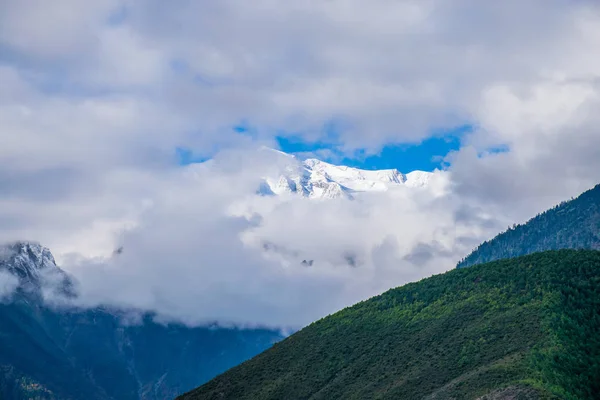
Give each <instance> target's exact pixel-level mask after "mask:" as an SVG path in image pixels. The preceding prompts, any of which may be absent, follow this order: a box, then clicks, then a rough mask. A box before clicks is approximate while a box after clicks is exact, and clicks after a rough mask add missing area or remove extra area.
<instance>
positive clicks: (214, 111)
mask: <svg viewBox="0 0 600 400" xmlns="http://www.w3.org/2000/svg"><path fill="white" fill-rule="evenodd" d="M88 3H89V4H88ZM82 4H83V3H81V2H78V1H72V0H61V1H55V2H45V1H36V0H24V1H19V2H14V1H2V0H0V87H2V91H0V127H1V128H0V165H2V167H1V168H0V227H1V228H0V240H2V241H9V240H14V239H32V240H38V241H40V242H42V243H44V244H45V245H48V246H50V247H51V248H53V249H54V250H55V251H56V252H58V253H59V254H66V253H69V252H74V251H76V252H80V253H82V254H84V255H88V256H91V255H102V254H106V253H110V252H111V251H112V250H113V249H114V246H115V243H116V242H115V240H117V242H119V241H122V242H123V244H124V246H125V247H124V249H125V251H124V252H123V254H121V255H120V256H119V257H118V258H117V259H115V261H112V262H110V263H108V264H106V263H105V262H102V263H98V262H94V265H95V266H91V265H88V268H87V269H85V270H84V269H83V266H81V268H80V267H75V266H73V264H72V263H71V264H69V266H71V267H73V268H74V271H75V272H77V273H78V274H79V275H80V278H81V281H82V285H83V289H84V290H86V291H87V292H86V299H88V300H89V301H90V302H94V301H107V300H111V301H114V302H119V303H122V304H130V305H135V306H140V307H150V308H155V309H158V310H159V311H161V312H162V313H164V314H168V315H171V316H177V317H179V318H184V319H186V320H188V321H199V320H206V319H210V318H214V319H222V320H225V321H234V322H238V323H240V322H241V323H252V322H253V323H257V322H261V323H268V324H294V323H299V322H306V321H308V320H311V319H313V318H316V317H318V316H320V315H322V314H323V313H326V312H330V311H333V310H335V309H336V308H338V307H341V306H344V305H348V304H349V303H351V302H353V301H355V300H357V299H359V298H363V297H364V296H368V295H370V294H374V293H377V292H378V291H381V290H383V289H385V288H388V287H391V286H394V285H397V284H400V283H402V282H405V281H407V280H413V279H418V278H420V277H422V276H425V275H427V274H430V273H433V272H439V271H442V270H444V269H447V268H451V267H452V265H453V264H454V262H455V261H456V260H457V259H458V258H460V257H461V256H462V255H464V253H465V252H467V251H468V250H469V249H470V247H471V246H473V245H475V244H476V243H477V241H479V240H480V239H481V238H487V237H489V236H491V235H492V234H493V233H494V232H495V231H498V230H499V229H501V228H502V227H503V226H506V224H508V223H512V222H515V221H522V220H524V219H526V218H527V217H529V216H531V215H532V214H533V213H535V212H538V211H541V210H542V209H544V208H546V207H548V206H551V205H552V204H554V203H556V202H558V201H560V200H563V199H565V198H568V197H569V196H572V195H576V194H577V193H579V192H581V191H583V190H584V189H586V188H588V187H591V186H592V185H593V184H595V183H597V182H598V181H599V180H600V172H598V171H600V164H599V162H600V161H599V160H600V154H599V151H600V141H599V140H600V132H599V131H598V126H600V124H599V122H600V121H599V120H598V115H597V110H598V109H599V108H600V101H599V96H600V89H599V86H598V82H599V73H598V71H600V56H599V55H598V52H597V51H596V49H598V48H600V30H599V28H598V27H599V26H600V9H599V6H598V3H597V2H596V1H592V0H590V1H587V0H578V1H572V2H565V1H562V0H549V1H548V0H543V1H542V0H531V1H527V2H523V1H517V0H508V1H502V2H482V1H476V0H455V1H452V2H448V1H442V0H425V1H411V0H405V1H389V0H376V1H371V2H368V3H365V2H361V1H354V0H352V1H348V0H346V1H342V0H332V1H327V2H322V1H306V2H283V1H275V0H259V1H254V2H247V1H241V0H225V1H222V0H219V1H217V0H214V1H212V0H210V1H202V2H179V1H174V2H169V3H168V4H166V3H165V2H163V1H155V0H151V1H138V0H123V1H118V0H106V1H104V0H103V1H94V2H86V3H85V4H84V5H82ZM330 121H334V122H335V123H336V126H338V127H339V132H337V134H338V137H336V138H335V139H336V143H338V144H339V149H336V150H342V151H343V152H346V154H353V152H354V151H355V150H357V149H366V152H367V154H368V153H369V152H376V151H377V150H378V149H380V148H381V146H382V145H385V144H389V143H406V142H415V141H419V140H421V139H423V138H426V137H427V136H429V135H430V134H431V129H433V128H439V127H441V128H448V127H452V126H453V125H462V124H464V123H471V124H473V125H474V126H475V128H476V129H475V130H474V132H473V133H472V134H470V135H468V136H466V137H465V138H463V147H462V148H461V149H460V150H459V151H458V152H456V153H453V154H451V155H450V156H449V160H451V161H452V166H451V168H450V172H449V173H448V174H446V179H448V180H450V182H449V186H448V188H449V189H448V190H447V191H445V192H443V194H442V195H437V196H433V195H432V194H428V193H425V194H423V193H403V192H398V193H393V194H386V195H385V196H382V197H368V196H367V197H365V198H363V199H361V200H360V201H357V202H354V203H352V202H348V203H346V202H340V203H309V202H303V201H294V202H291V203H279V202H276V201H274V200H273V199H268V198H256V199H252V200H248V198H249V197H250V198H252V195H251V193H252V191H253V190H254V189H255V187H256V186H254V183H255V180H256V179H257V177H259V176H260V174H261V171H263V169H264V168H267V167H266V166H265V165H264V162H263V161H262V160H257V159H256V158H255V157H252V156H247V155H246V152H245V151H243V150H240V153H236V154H237V155H236V156H227V155H226V154H227V153H225V155H222V156H220V157H224V158H222V160H227V162H225V161H221V163H220V164H219V162H217V166H216V167H214V168H216V169H215V170H212V172H211V173H210V174H208V175H207V173H206V172H202V173H200V177H199V178H197V179H196V180H193V179H191V178H189V177H187V178H186V177H185V175H184V176H182V175H181V170H180V169H179V168H178V167H177V166H176V165H174V164H175V160H174V151H175V148H176V147H185V148H190V149H193V151H194V152H195V153H197V154H199V155H202V156H206V155H213V154H215V152H216V151H217V150H219V149H223V148H230V147H239V148H242V149H244V148H246V147H248V146H254V145H255V144H257V143H259V142H265V143H268V144H269V143H271V144H272V143H273V135H274V134H275V133H276V132H278V131H280V130H282V129H283V130H287V131H289V132H294V133H297V134H298V135H299V136H300V137H302V138H304V139H306V140H317V139H325V140H327V139H328V136H327V135H329V134H330V132H329V133H328V132H326V131H325V130H324V129H323V124H324V123H325V122H330ZM240 122H245V123H247V124H248V125H250V126H252V127H253V128H254V129H253V136H252V137H250V136H244V135H239V134H236V133H235V132H233V131H232V130H231V126H233V125H236V124H238V123H240ZM498 146H506V148H507V150H508V151H506V152H500V153H495V152H490V149H494V148H497V147H498ZM336 154H338V153H337V152H336ZM248 157H250V158H248ZM211 168H212V167H211ZM242 199H243V200H244V201H243V202H242V204H245V206H244V207H246V208H243V210H242V211H244V214H243V217H232V216H231V211H232V209H235V210H238V211H239V205H240V201H241V200H242ZM236 207H237V208H236ZM248 213H250V214H248ZM251 213H257V214H259V215H260V218H258V217H256V216H255V217H251ZM115 238H116V239H115ZM265 241H266V242H269V243H276V244H277V245H279V246H280V248H283V249H285V250H286V251H287V252H288V253H287V254H288V257H289V256H290V255H291V256H293V257H298V260H295V261H294V262H292V263H290V264H289V266H288V267H285V268H284V267H282V264H281V263H280V260H278V259H264V258H263V257H262V252H261V251H258V250H257V248H261V247H260V244H261V243H262V242H265ZM296 253H297V255H296ZM348 253H350V254H348ZM343 254H346V255H352V256H353V257H354V258H355V259H356V260H357V262H359V263H362V264H360V265H359V266H358V267H356V268H349V267H347V266H340V265H339V264H340V262H342V263H343V260H340V255H342V258H343ZM309 256H314V258H315V260H316V259H317V258H318V259H319V260H323V261H321V262H320V263H318V264H319V266H317V264H315V265H314V267H313V268H312V269H311V268H302V267H299V266H298V264H297V263H296V261H300V262H301V261H302V260H301V259H300V258H302V259H303V257H309ZM85 264H90V261H89V260H88V261H86V262H85ZM284 265H286V264H284ZM165 268H167V269H165ZM89 277H93V278H89ZM89 282H92V283H94V284H92V283H89Z"/></svg>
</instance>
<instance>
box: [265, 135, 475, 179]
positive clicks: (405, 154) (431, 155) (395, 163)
mask: <svg viewBox="0 0 600 400" xmlns="http://www.w3.org/2000/svg"><path fill="white" fill-rule="evenodd" d="M469 131H471V127H470V126H469V125H465V126H461V127H458V128H453V129H450V130H445V131H440V132H435V133H433V134H432V136H431V137H430V138H428V139H425V140H423V141H422V142H420V143H416V144H392V145H387V146H385V147H383V148H382V149H381V151H380V152H379V153H378V154H375V155H369V156H367V155H366V152H365V151H357V152H355V153H354V155H353V156H352V157H348V156H342V155H340V154H339V153H338V152H336V150H335V146H334V145H333V144H332V143H323V142H317V143H307V142H304V141H302V140H298V139H294V138H289V137H281V136H280V137H277V143H278V145H279V147H280V149H281V150H283V151H285V152H286V153H299V154H300V155H307V154H310V153H314V154H315V157H316V158H321V159H323V160H324V161H330V162H332V163H334V164H342V165H348V166H351V167H356V168H362V169H390V168H396V169H398V170H399V171H402V172H410V171H414V170H422V171H433V170H434V169H436V168H441V167H442V164H443V158H444V156H446V155H447V154H448V153H449V152H451V151H455V150H458V149H459V148H460V142H461V138H462V136H463V135H464V134H465V133H468V132H469ZM323 150H326V151H323ZM327 151H328V152H331V153H332V157H322V156H320V154H326V153H327Z"/></svg>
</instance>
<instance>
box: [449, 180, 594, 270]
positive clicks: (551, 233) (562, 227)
mask: <svg viewBox="0 0 600 400" xmlns="http://www.w3.org/2000/svg"><path fill="white" fill-rule="evenodd" d="M560 249H593V250H600V185H598V186H596V187H595V188H593V189H591V190H588V191H587V192H585V193H583V194H582V195H581V196H579V197H577V198H576V199H574V200H571V201H567V202H564V203H562V204H560V205H558V206H556V207H554V208H552V209H550V210H548V211H546V212H544V213H542V214H540V215H538V216H536V217H535V218H533V219H531V220H529V221H528V222H527V223H525V224H523V225H516V226H515V227H513V228H510V229H508V230H507V231H506V232H504V233H502V234H500V235H498V236H496V237H495V238H494V239H492V240H490V241H487V242H485V243H483V244H481V245H480V246H479V247H478V248H477V249H475V251H473V252H472V253H471V254H470V255H469V256H467V257H466V258H465V259H464V260H462V261H461V262H460V263H458V268H462V267H468V266H471V265H474V264H481V263H484V262H489V261H495V260H500V259H503V258H510V257H518V256H524V255H526V254H531V253H536V252H539V251H546V250H560Z"/></svg>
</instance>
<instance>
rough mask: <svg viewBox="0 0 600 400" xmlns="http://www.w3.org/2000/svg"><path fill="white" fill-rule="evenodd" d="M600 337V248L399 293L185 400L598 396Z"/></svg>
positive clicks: (507, 264) (432, 281) (482, 269)
mask: <svg viewBox="0 0 600 400" xmlns="http://www.w3.org/2000/svg"><path fill="white" fill-rule="evenodd" d="M598 332H600V252H594V251H571V250H563V251H559V252H546V253H539V254H534V255H530V256H525V257H522V258H517V259H512V260H503V261H498V262H493V263H490V264H485V265H478V266H475V267H472V268H466V269H459V270H454V271H451V272H448V273H446V274H443V275H438V276H434V277H432V278H428V279H424V280H422V281H420V282H417V283H413V284H408V285H405V286H403V287H400V288H397V289H393V290H390V291H388V292H386V293H384V294H383V295H381V296H378V297H375V298H373V299H370V300H368V301H365V302H362V303H359V304H357V305H355V306H353V307H350V308H347V309H344V310H342V311H340V312H338V313H336V314H334V315H331V316H329V317H327V318H324V319H322V320H320V321H317V322H315V323H313V324H311V325H310V326H308V327H306V328H305V329H303V330H301V331H300V332H298V333H296V334H294V335H292V336H290V337H289V338H287V339H286V340H284V341H282V342H280V343H278V344H276V345H275V346H274V347H273V348H272V349H270V350H268V351H266V352H264V353H262V354H260V355H259V356H257V357H255V358H253V359H252V360H250V361H248V362H246V363H244V364H242V365H240V366H238V367H235V368H233V369H231V370H229V371H228V372H226V373H224V374H222V375H220V376H218V377H217V378H215V379H214V380H212V381H210V382H209V383H207V384H205V385H203V386H201V387H200V388H198V389H196V390H195V391H192V392H190V393H188V394H186V395H184V396H181V398H180V399H181V400H192V399H236V400H241V399H253V400H259V399H286V400H292V399H411V400H412V399H450V398H454V399H476V398H479V397H481V396H484V395H486V394H488V395H489V397H487V398H490V399H493V398H498V399H501V398H524V399H525V398H552V397H554V396H556V397H558V398H561V399H592V398H594V394H598V393H600V335H599V334H598ZM503 393H509V394H510V393H512V395H514V396H517V395H518V396H520V397H506V396H504V397H503Z"/></svg>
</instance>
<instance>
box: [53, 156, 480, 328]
mask: <svg viewBox="0 0 600 400" xmlns="http://www.w3.org/2000/svg"><path fill="white" fill-rule="evenodd" d="M274 155H275V154H274ZM275 156H276V155H275ZM265 157H266V158H265ZM276 164H277V163H276V162H275V161H274V160H271V159H269V157H268V156H266V155H265V152H252V151H245V150H244V151H236V152H233V153H228V152H224V153H221V154H220V155H219V157H218V158H216V159H214V160H212V161H210V162H207V163H203V164H197V165H191V166H189V167H187V168H186V169H185V170H184V171H179V173H176V174H173V175H170V176H169V177H168V179H165V180H164V181H162V182H155V189H156V192H155V196H154V197H153V200H152V204H151V205H149V206H148V207H147V209H146V210H145V211H144V212H142V213H141V215H140V217H139V220H138V223H137V224H136V225H135V226H133V227H132V228H131V229H128V230H126V231H124V232H122V234H121V235H119V237H118V238H117V240H118V241H117V242H115V248H117V247H119V248H120V249H121V250H120V251H119V252H117V253H116V254H114V255H112V256H111V257H110V258H98V259H95V260H90V259H88V258H84V259H81V258H73V259H69V258H68V257H67V258H66V259H65V261H64V263H63V267H65V268H67V269H68V270H69V272H71V273H72V274H73V275H74V276H75V277H76V278H77V280H78V282H79V291H80V299H79V301H81V302H82V303H83V304H84V305H87V306H92V305H98V304H105V305H112V306H120V307H133V308H139V309H150V310H153V311H155V312H157V313H158V314H159V316H160V317H161V318H163V319H176V320H180V321H185V322H186V323H189V324H202V323H212V322H215V321H217V322H219V323H222V324H235V325H241V326H256V325H260V326H269V327H291V328H298V327H300V326H303V325H305V324H307V323H310V322H311V321H314V320H315V319H318V318H320V317H322V316H324V315H327V314H329V313H332V312H334V311H336V310H337V309H339V308H342V307H345V306H347V305H350V304H352V303H355V302H357V301H360V300H363V299H366V298H368V297H370V296H373V295H375V294H378V293H380V292H381V291H384V290H386V289H388V288H389V287H393V286H397V285H400V284H403V283H406V282H408V281H412V280H415V279H419V278H421V277H424V276H428V275H431V274H434V273H439V272H443V271H445V270H447V269H450V268H452V267H453V266H454V265H455V262H456V260H457V259H458V258H460V257H461V256H462V255H463V254H464V253H465V252H466V251H467V248H465V247H464V246H463V245H462V242H460V237H462V236H463V235H466V236H468V237H472V236H478V235H480V234H481V232H482V230H481V228H480V227H479V226H478V225H474V226H473V225H472V224H471V223H470V221H467V220H463V221H458V220H457V219H456V218H455V216H454V215H455V212H456V208H457V207H458V206H459V205H460V202H459V201H458V199H456V198H455V197H454V196H453V195H452V194H451V193H446V192H445V190H444V188H445V185H446V184H447V181H446V179H447V177H446V175H445V174H444V173H442V172H438V174H437V176H436V177H435V178H434V179H433V182H432V189H431V190H429V189H414V188H404V187H401V188H399V189H398V190H393V191H389V192H387V193H373V194H372V195H367V194H365V195H364V196H360V195H358V196H356V200H354V201H351V200H347V199H336V200H331V201H314V200H309V199H306V198H299V197H293V196H292V197H286V196H259V195H257V194H256V193H255V192H256V189H257V188H258V186H259V184H260V177H261V176H265V175H267V174H272V173H276V171H277V169H274V168H273V165H276ZM282 167H283V166H282ZM425 252H428V253H429V254H428V255H427V256H425ZM303 261H305V262H303Z"/></svg>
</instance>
